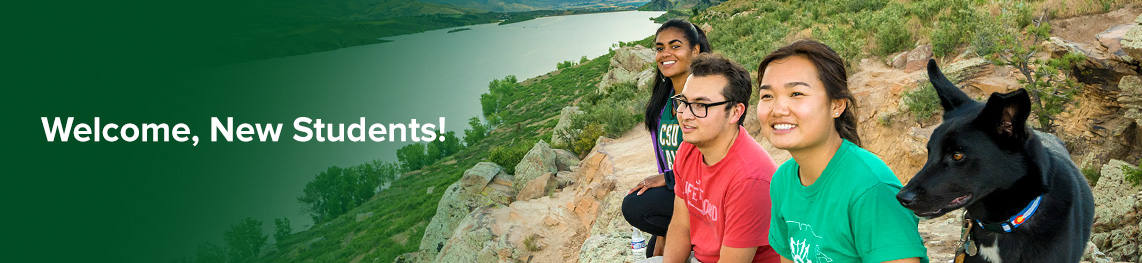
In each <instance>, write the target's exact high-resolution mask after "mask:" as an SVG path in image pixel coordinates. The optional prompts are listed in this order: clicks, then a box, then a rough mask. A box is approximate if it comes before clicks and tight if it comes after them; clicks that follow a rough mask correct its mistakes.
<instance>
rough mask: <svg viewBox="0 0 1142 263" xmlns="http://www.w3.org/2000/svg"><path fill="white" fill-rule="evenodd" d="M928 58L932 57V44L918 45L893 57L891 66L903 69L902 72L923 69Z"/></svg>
mask: <svg viewBox="0 0 1142 263" xmlns="http://www.w3.org/2000/svg"><path fill="white" fill-rule="evenodd" d="M930 58H932V45H919V46H916V48H914V49H912V50H911V51H908V52H905V53H901V54H900V55H897V56H896V57H895V58H893V60H892V67H894V68H896V69H903V70H904V72H913V71H917V70H921V69H925V68H926V67H927V65H928V59H930Z"/></svg>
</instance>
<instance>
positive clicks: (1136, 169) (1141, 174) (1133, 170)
mask: <svg viewBox="0 0 1142 263" xmlns="http://www.w3.org/2000/svg"><path fill="white" fill-rule="evenodd" d="M1122 172H1123V173H1124V175H1125V176H1126V181H1127V182H1130V184H1131V185H1133V186H1138V183H1140V182H1142V159H1138V166H1130V165H1123V166H1122Z"/></svg>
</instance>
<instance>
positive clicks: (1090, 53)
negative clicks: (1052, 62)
mask: <svg viewBox="0 0 1142 263" xmlns="http://www.w3.org/2000/svg"><path fill="white" fill-rule="evenodd" d="M1044 45H1045V47H1046V48H1047V50H1048V51H1050V52H1051V57H1052V58H1059V57H1062V56H1064V55H1066V54H1068V53H1078V54H1082V55H1084V56H1086V60H1083V61H1080V62H1078V63H1077V64H1075V67H1074V69H1073V72H1074V76H1075V79H1077V80H1078V81H1079V82H1082V83H1087V84H1100V85H1112V86H1113V85H1117V84H1118V81H1119V79H1121V78H1122V77H1125V76H1130V75H1137V74H1138V72H1136V71H1135V67H1134V66H1132V65H1130V64H1127V63H1126V62H1125V61H1123V60H1122V58H1121V57H1119V56H1115V55H1114V54H1111V53H1109V52H1107V50H1106V49H1105V48H1103V47H1102V46H1096V45H1091V44H1086V43H1076V42H1071V41H1067V40H1065V39H1061V38H1058V37H1051V38H1050V39H1049V40H1048V41H1047V42H1046V43H1045V44H1044Z"/></svg>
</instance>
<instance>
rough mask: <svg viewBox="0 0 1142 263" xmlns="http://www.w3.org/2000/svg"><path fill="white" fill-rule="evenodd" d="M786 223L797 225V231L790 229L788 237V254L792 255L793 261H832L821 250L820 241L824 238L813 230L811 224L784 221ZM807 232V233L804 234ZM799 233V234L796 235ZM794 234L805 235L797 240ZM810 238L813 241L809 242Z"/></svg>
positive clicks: (802, 262)
mask: <svg viewBox="0 0 1142 263" xmlns="http://www.w3.org/2000/svg"><path fill="white" fill-rule="evenodd" d="M785 223H786V224H787V225H790V226H791V227H790V230H792V226H793V225H796V226H797V230H798V231H797V232H793V231H790V237H789V250H790V251H789V252H790V253H789V254H790V255H791V256H792V257H793V258H791V260H793V262H795V263H828V262H833V259H832V258H829V256H827V255H825V253H822V252H821V246H820V242H821V240H823V239H824V238H822V237H821V236H818V235H817V232H813V226H812V225H809V224H805V223H801V222H797V221H785ZM805 233H808V234H809V235H804V234H805ZM798 234H801V235H798ZM796 236H807V237H805V238H802V239H801V240H797V237H796ZM810 239H812V241H813V242H810Z"/></svg>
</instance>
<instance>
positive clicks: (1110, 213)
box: [396, 5, 1142, 263]
mask: <svg viewBox="0 0 1142 263" xmlns="http://www.w3.org/2000/svg"><path fill="white" fill-rule="evenodd" d="M1139 13H1142V6H1140V5H1128V6H1127V7H1126V8H1123V9H1120V10H1116V11H1112V12H1109V13H1105V14H1098V15H1091V16H1083V17H1075V18H1069V19H1062V20H1060V21H1056V22H1054V25H1056V27H1055V29H1054V30H1053V31H1052V36H1054V37H1053V38H1052V39H1050V40H1049V41H1045V42H1044V43H1043V45H1046V46H1047V47H1048V50H1050V51H1051V52H1050V54H1041V56H1042V57H1043V58H1046V57H1048V56H1057V55H1061V54H1065V53H1066V52H1083V53H1084V54H1087V56H1088V59H1087V60H1086V61H1083V62H1081V63H1080V65H1079V70H1077V71H1076V72H1075V75H1076V78H1077V79H1078V80H1079V81H1080V82H1082V84H1083V85H1084V87H1083V89H1082V90H1083V91H1082V92H1081V93H1080V94H1079V95H1078V96H1077V97H1076V103H1075V104H1074V105H1072V106H1070V107H1069V108H1068V110H1067V112H1065V113H1063V114H1062V115H1061V116H1060V120H1059V121H1058V123H1060V124H1061V126H1060V127H1059V129H1058V131H1057V132H1056V134H1057V135H1058V136H1059V137H1060V138H1062V139H1063V140H1064V141H1065V142H1066V143H1067V148H1068V150H1070V151H1071V154H1072V159H1073V160H1074V161H1075V162H1076V163H1077V164H1078V165H1079V166H1080V167H1085V168H1091V169H1096V170H1097V171H1100V174H1101V177H1100V178H1101V179H1099V181H1098V184H1097V185H1096V186H1095V187H1093V192H1094V194H1095V199H1096V204H1097V208H1096V217H1095V224H1094V234H1093V236H1092V238H1091V243H1090V244H1089V246H1088V253H1087V254H1088V257H1087V258H1086V260H1090V261H1092V262H1100V263H1101V262H1116V261H1126V262H1139V261H1142V259H1140V258H1139V257H1140V256H1139V255H1140V252H1142V248H1140V247H1139V245H1140V244H1142V243H1140V241H1139V240H1140V239H1142V234H1140V233H1139V230H1140V229H1142V223H1140V221H1142V220H1140V219H1142V217H1140V216H1142V202H1140V201H1142V187H1138V186H1133V185H1131V184H1129V183H1125V182H1124V181H1123V171H1122V165H1126V164H1127V163H1126V162H1122V161H1118V160H1137V158H1138V157H1140V156H1142V129H1140V128H1139V126H1140V125H1142V78H1139V77H1138V75H1139V74H1140V73H1142V70H1140V67H1139V63H1138V61H1137V60H1135V59H1133V57H1138V58H1142V26H1140V25H1139V24H1142V16H1139ZM652 54H653V52H652V51H650V50H649V49H646V48H641V47H627V48H620V49H619V50H616V55H615V57H614V59H612V61H611V67H612V72H609V73H608V74H607V76H606V77H604V78H603V83H600V86H606V85H610V84H613V83H619V82H626V81H634V82H640V83H639V84H640V85H639V86H640V87H645V86H646V85H645V84H644V83H645V82H646V77H647V72H648V71H647V69H649V66H648V63H650V59H649V58H651V57H652ZM931 57H932V51H931V47H930V46H927V45H921V46H919V47H917V48H915V49H914V50H911V51H907V52H902V53H899V54H894V55H891V56H888V57H886V58H869V59H865V60H863V61H861V62H860V63H859V66H858V70H857V71H858V72H855V73H852V74H851V77H850V81H849V84H850V88H851V89H852V91H853V93H854V95H856V98H857V99H858V104H859V108H858V113H859V114H858V120H859V122H860V124H859V125H858V126H859V131H860V134H861V135H862V140H863V141H864V145H863V147H864V148H866V149H868V150H869V151H871V152H873V153H875V154H877V155H878V156H880V158H881V159H883V160H885V162H886V163H888V165H889V167H891V168H892V170H893V171H895V172H896V174H897V177H898V178H899V179H900V180H901V181H902V182H907V181H908V180H909V179H910V178H911V177H912V175H913V174H915V172H917V171H918V170H919V169H920V167H921V166H922V165H923V164H924V161H925V160H926V158H927V150H926V149H925V144H926V142H927V140H928V137H929V136H930V134H931V132H932V130H933V129H934V128H935V127H936V125H938V124H939V117H934V118H932V119H929V120H915V119H914V118H913V117H912V116H910V115H909V114H908V113H907V111H906V110H905V109H903V108H902V107H901V96H902V94H903V93H904V92H906V91H909V90H912V89H915V88H916V87H918V86H919V85H920V84H921V83H923V82H926V81H927V74H926V72H925V71H924V70H923V69H924V65H925V63H926V62H927V60H928V59H929V58H931ZM939 63H940V65H941V67H942V69H943V70H944V72H945V74H946V75H947V76H949V78H950V79H952V80H953V81H955V82H957V84H959V85H961V86H962V89H963V90H964V91H965V92H966V93H968V94H969V96H971V97H973V98H986V95H988V94H990V93H992V92H1008V91H1011V90H1014V89H1017V88H1019V87H1020V84H1019V81H1018V78H1019V77H1018V75H1019V74H1018V72H1017V71H1015V70H1014V69H1013V68H1010V67H996V66H994V65H992V64H991V63H989V62H987V61H986V60H985V59H983V58H977V57H973V56H972V55H971V53H968V52H965V53H964V54H961V55H959V56H956V57H954V58H945V59H943V60H942V61H939ZM651 73H653V72H651ZM651 75H652V74H651ZM752 111H753V109H752V107H751V109H750V112H749V113H747V120H746V124H745V127H746V129H747V131H749V132H750V134H752V135H754V137H755V140H757V141H758V142H759V143H760V144H761V145H762V146H763V147H765V148H766V150H768V151H769V152H770V153H771V155H772V156H773V157H774V158H775V159H776V160H777V161H778V162H784V161H785V160H788V159H789V158H790V156H789V154H788V152H785V151H782V150H778V149H775V148H773V147H772V146H771V145H770V144H769V143H768V142H767V141H766V140H765V139H764V138H762V137H761V136H760V135H759V134H758V131H759V126H758V123H757V119H756V114H755V113H753V112H752ZM577 112H578V111H577V109H574V108H568V109H565V110H564V111H563V113H564V115H568V114H576V113H577ZM561 119H568V118H566V116H563V117H561ZM561 122H562V121H561ZM560 125H563V124H560ZM650 143H651V140H650V138H649V134H648V133H647V132H646V131H644V130H643V128H642V126H641V125H637V126H636V127H635V129H633V130H631V131H630V132H628V133H627V134H625V135H623V136H622V137H620V138H615V139H607V138H600V140H599V141H598V142H597V145H596V146H595V148H594V149H593V150H592V151H591V152H590V153H589V154H588V155H586V156H585V157H584V158H583V159H582V160H579V159H578V158H576V156H575V155H574V154H571V153H570V152H567V151H564V150H559V149H551V147H550V146H548V145H547V143H544V142H540V143H538V144H536V145H535V147H534V148H532V150H531V151H530V152H528V154H527V155H526V156H525V158H524V160H523V161H522V162H521V163H520V164H519V165H517V166H516V167H515V171H516V174H514V175H509V174H506V173H504V172H503V171H502V170H503V169H502V167H499V166H497V165H495V164H493V163H480V164H478V165H476V166H475V167H473V168H472V169H470V170H468V171H467V172H465V175H464V177H463V178H462V179H461V180H460V181H458V182H456V183H455V184H453V185H452V186H451V187H449V188H448V189H447V190H445V191H447V192H446V194H445V196H444V197H443V198H442V199H441V201H440V205H439V207H438V210H437V215H436V216H435V217H434V218H433V219H432V222H431V223H429V226H428V227H427V229H426V230H425V236H424V238H423V239H422V243H421V246H420V248H421V250H420V251H419V252H415V253H410V254H406V255H403V256H401V257H398V258H397V259H396V262H623V261H629V260H630V259H631V257H630V255H629V254H630V251H629V249H627V248H626V246H627V245H628V242H629V240H630V229H631V227H630V225H629V224H627V223H626V222H625V220H624V219H623V218H622V215H621V213H620V211H619V209H620V206H621V202H622V198H623V196H625V195H626V192H627V190H629V189H630V188H632V187H633V186H634V185H635V184H636V183H637V182H638V181H639V180H641V179H642V178H644V177H646V176H648V175H651V174H653V173H655V172H656V170H655V167H654V160H653V156H654V155H653V153H652V152H651V145H650ZM959 216H961V212H960V211H953V212H951V213H948V214H947V215H944V216H942V217H939V218H933V219H923V220H921V223H920V226H919V228H920V233H921V237H922V238H923V239H924V241H925V245H926V246H927V247H928V255H929V257H930V258H931V261H932V262H950V260H951V259H952V254H953V252H954V250H955V247H956V246H957V244H956V242H957V240H958V238H959V233H960V232H959V231H960V225H959V224H960V221H959Z"/></svg>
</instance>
